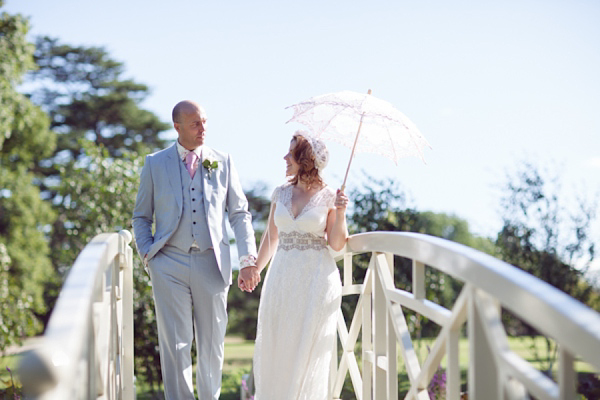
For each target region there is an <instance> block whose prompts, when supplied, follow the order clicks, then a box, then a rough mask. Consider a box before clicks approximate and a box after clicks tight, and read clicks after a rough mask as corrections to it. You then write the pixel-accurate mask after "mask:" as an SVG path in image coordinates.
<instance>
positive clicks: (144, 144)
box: [27, 37, 170, 275]
mask: <svg viewBox="0 0 600 400" xmlns="http://www.w3.org/2000/svg"><path fill="white" fill-rule="evenodd" d="M34 56H35V62H36V64H37V66H38V68H37V70H35V71H33V72H31V73H30V74H29V78H28V80H27V83H28V87H29V88H30V91H29V95H30V97H31V99H32V101H33V102H35V103H36V104H38V105H39V106H40V107H41V108H42V109H43V110H45V111H46V112H47V113H48V115H49V116H50V121H51V123H50V127H51V128H52V129H53V130H54V131H56V132H57V146H56V149H55V150H54V151H53V152H52V153H51V154H50V155H49V157H47V158H45V159H43V160H41V161H40V162H38V163H37V164H36V169H37V172H39V173H40V174H42V175H44V177H45V179H43V180H42V181H40V182H39V183H40V188H41V190H42V191H43V193H44V195H45V196H46V197H47V198H48V199H49V200H50V201H51V203H52V205H53V206H54V208H55V210H56V211H57V212H58V215H59V218H58V219H57V220H56V221H55V223H54V225H53V229H52V233H51V240H50V248H51V249H52V252H51V254H52V261H53V265H54V267H55V269H56V270H57V271H59V272H60V274H61V275H64V272H65V271H66V270H67V269H68V268H69V267H70V265H71V263H72V262H73V260H74V257H75V256H76V254H77V253H76V252H74V250H73V248H72V247H69V246H70V245H71V243H70V242H71V241H72V240H74V239H72V238H71V237H70V236H69V234H68V232H69V231H72V230H73V229H74V228H73V227H72V226H71V225H70V222H69V221H67V220H66V219H65V216H64V214H63V211H64V210H66V209H69V208H70V207H71V205H70V204H71V203H73V202H74V204H81V202H82V201H85V199H78V198H73V197H66V196H64V195H63V194H62V193H59V190H58V188H59V187H61V183H60V181H61V179H63V177H64V176H68V175H69V174H70V173H74V166H76V165H78V164H77V163H82V164H83V165H87V163H88V162H89V161H88V160H86V159H85V157H86V156H87V155H86V150H85V149H84V148H83V147H82V139H86V140H88V141H91V142H93V143H95V144H96V145H102V148H103V149H104V150H105V151H106V152H107V154H108V156H109V157H110V158H112V159H115V160H116V159H118V158H120V157H122V156H124V155H125V154H127V153H129V152H134V153H137V154H142V153H147V152H150V151H154V150H157V149H159V148H162V147H164V146H165V144H166V143H165V141H164V140H163V139H161V138H160V133H161V132H162V131H165V130H167V129H169V127H170V125H168V124H166V123H164V122H162V121H160V120H159V119H158V117H157V116H156V115H154V114H153V113H152V112H150V111H147V110H144V109H142V108H141V106H140V104H141V102H142V101H143V100H144V99H145V98H146V96H147V95H148V94H149V89H148V87H147V86H146V85H143V84H139V83H136V82H134V81H133V80H131V79H124V78H123V74H124V70H125V68H124V65H123V63H121V62H118V61H115V60H113V59H112V58H110V56H109V54H108V53H107V52H106V51H105V50H104V49H102V48H100V47H82V46H80V47H74V46H70V45H66V44H61V43H59V41H58V40H57V39H52V38H49V37H40V38H38V40H37V44H36V51H35V55H34ZM62 187H63V189H64V186H62ZM91 209H92V208H89V210H91ZM103 211H106V212H109V213H110V212H111V210H110V209H109V208H108V207H107V208H105V209H104V210H103ZM75 229H76V228H75ZM76 230H77V229H76Z"/></svg>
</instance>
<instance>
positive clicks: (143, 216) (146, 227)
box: [132, 156, 154, 263]
mask: <svg viewBox="0 0 600 400" xmlns="http://www.w3.org/2000/svg"><path fill="white" fill-rule="evenodd" d="M150 159H151V157H150V156H146V162H145V163H144V167H143V168H142V173H141V174H140V187H139V189H138V193H137V198H136V200H135V208H134V209H133V220H132V225H133V233H134V236H135V243H136V246H137V249H138V252H139V253H140V256H141V257H142V259H144V263H145V262H146V259H145V256H146V255H147V254H148V251H149V250H150V246H151V245H152V243H153V242H154V238H153V237H152V222H153V219H154V183H153V181H152V170H151V168H150Z"/></svg>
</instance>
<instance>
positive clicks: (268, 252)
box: [256, 203, 279, 274]
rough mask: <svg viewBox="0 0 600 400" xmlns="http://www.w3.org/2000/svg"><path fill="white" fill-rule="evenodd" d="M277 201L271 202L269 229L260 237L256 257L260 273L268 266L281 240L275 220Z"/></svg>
mask: <svg viewBox="0 0 600 400" xmlns="http://www.w3.org/2000/svg"><path fill="white" fill-rule="evenodd" d="M275 206H276V204H275V203H271V210H270V211H269V222H268V224H267V229H266V230H265V232H264V233H263V235H262V237H261V239H260V247H259V248H258V256H257V257H256V267H257V268H258V273H259V274H260V273H261V271H262V270H263V269H265V267H266V266H267V263H268V262H269V260H270V259H271V257H273V253H275V249H276V248H277V244H278V242H279V235H278V232H277V226H275V222H274V221H273V216H274V215H275Z"/></svg>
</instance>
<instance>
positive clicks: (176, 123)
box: [173, 122, 179, 133]
mask: <svg viewBox="0 0 600 400" xmlns="http://www.w3.org/2000/svg"><path fill="white" fill-rule="evenodd" d="M173 128H175V130H176V131H177V132H178V133H179V123H178V122H173Z"/></svg>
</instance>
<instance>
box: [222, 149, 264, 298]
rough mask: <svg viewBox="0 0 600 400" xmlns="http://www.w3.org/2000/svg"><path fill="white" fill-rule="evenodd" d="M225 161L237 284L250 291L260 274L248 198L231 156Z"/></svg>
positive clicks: (228, 209)
mask: <svg viewBox="0 0 600 400" xmlns="http://www.w3.org/2000/svg"><path fill="white" fill-rule="evenodd" d="M227 161H228V164H229V180H228V181H229V187H228V188H227V213H228V215H229V224H230V225H231V229H233V233H234V234H235V241H236V243H237V246H238V254H240V274H239V277H238V286H239V287H240V289H242V290H244V291H247V292H251V291H253V290H254V288H255V287H256V285H258V283H259V282H260V274H259V273H258V268H256V239H255V237H254V229H253V228H252V215H251V214H250V212H249V211H248V200H247V199H246V195H245V194H244V191H243V189H242V185H241V183H240V179H239V176H238V174H237V170H236V169H235V166H234V164H233V161H232V159H231V156H230V157H229V158H228V160H227Z"/></svg>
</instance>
